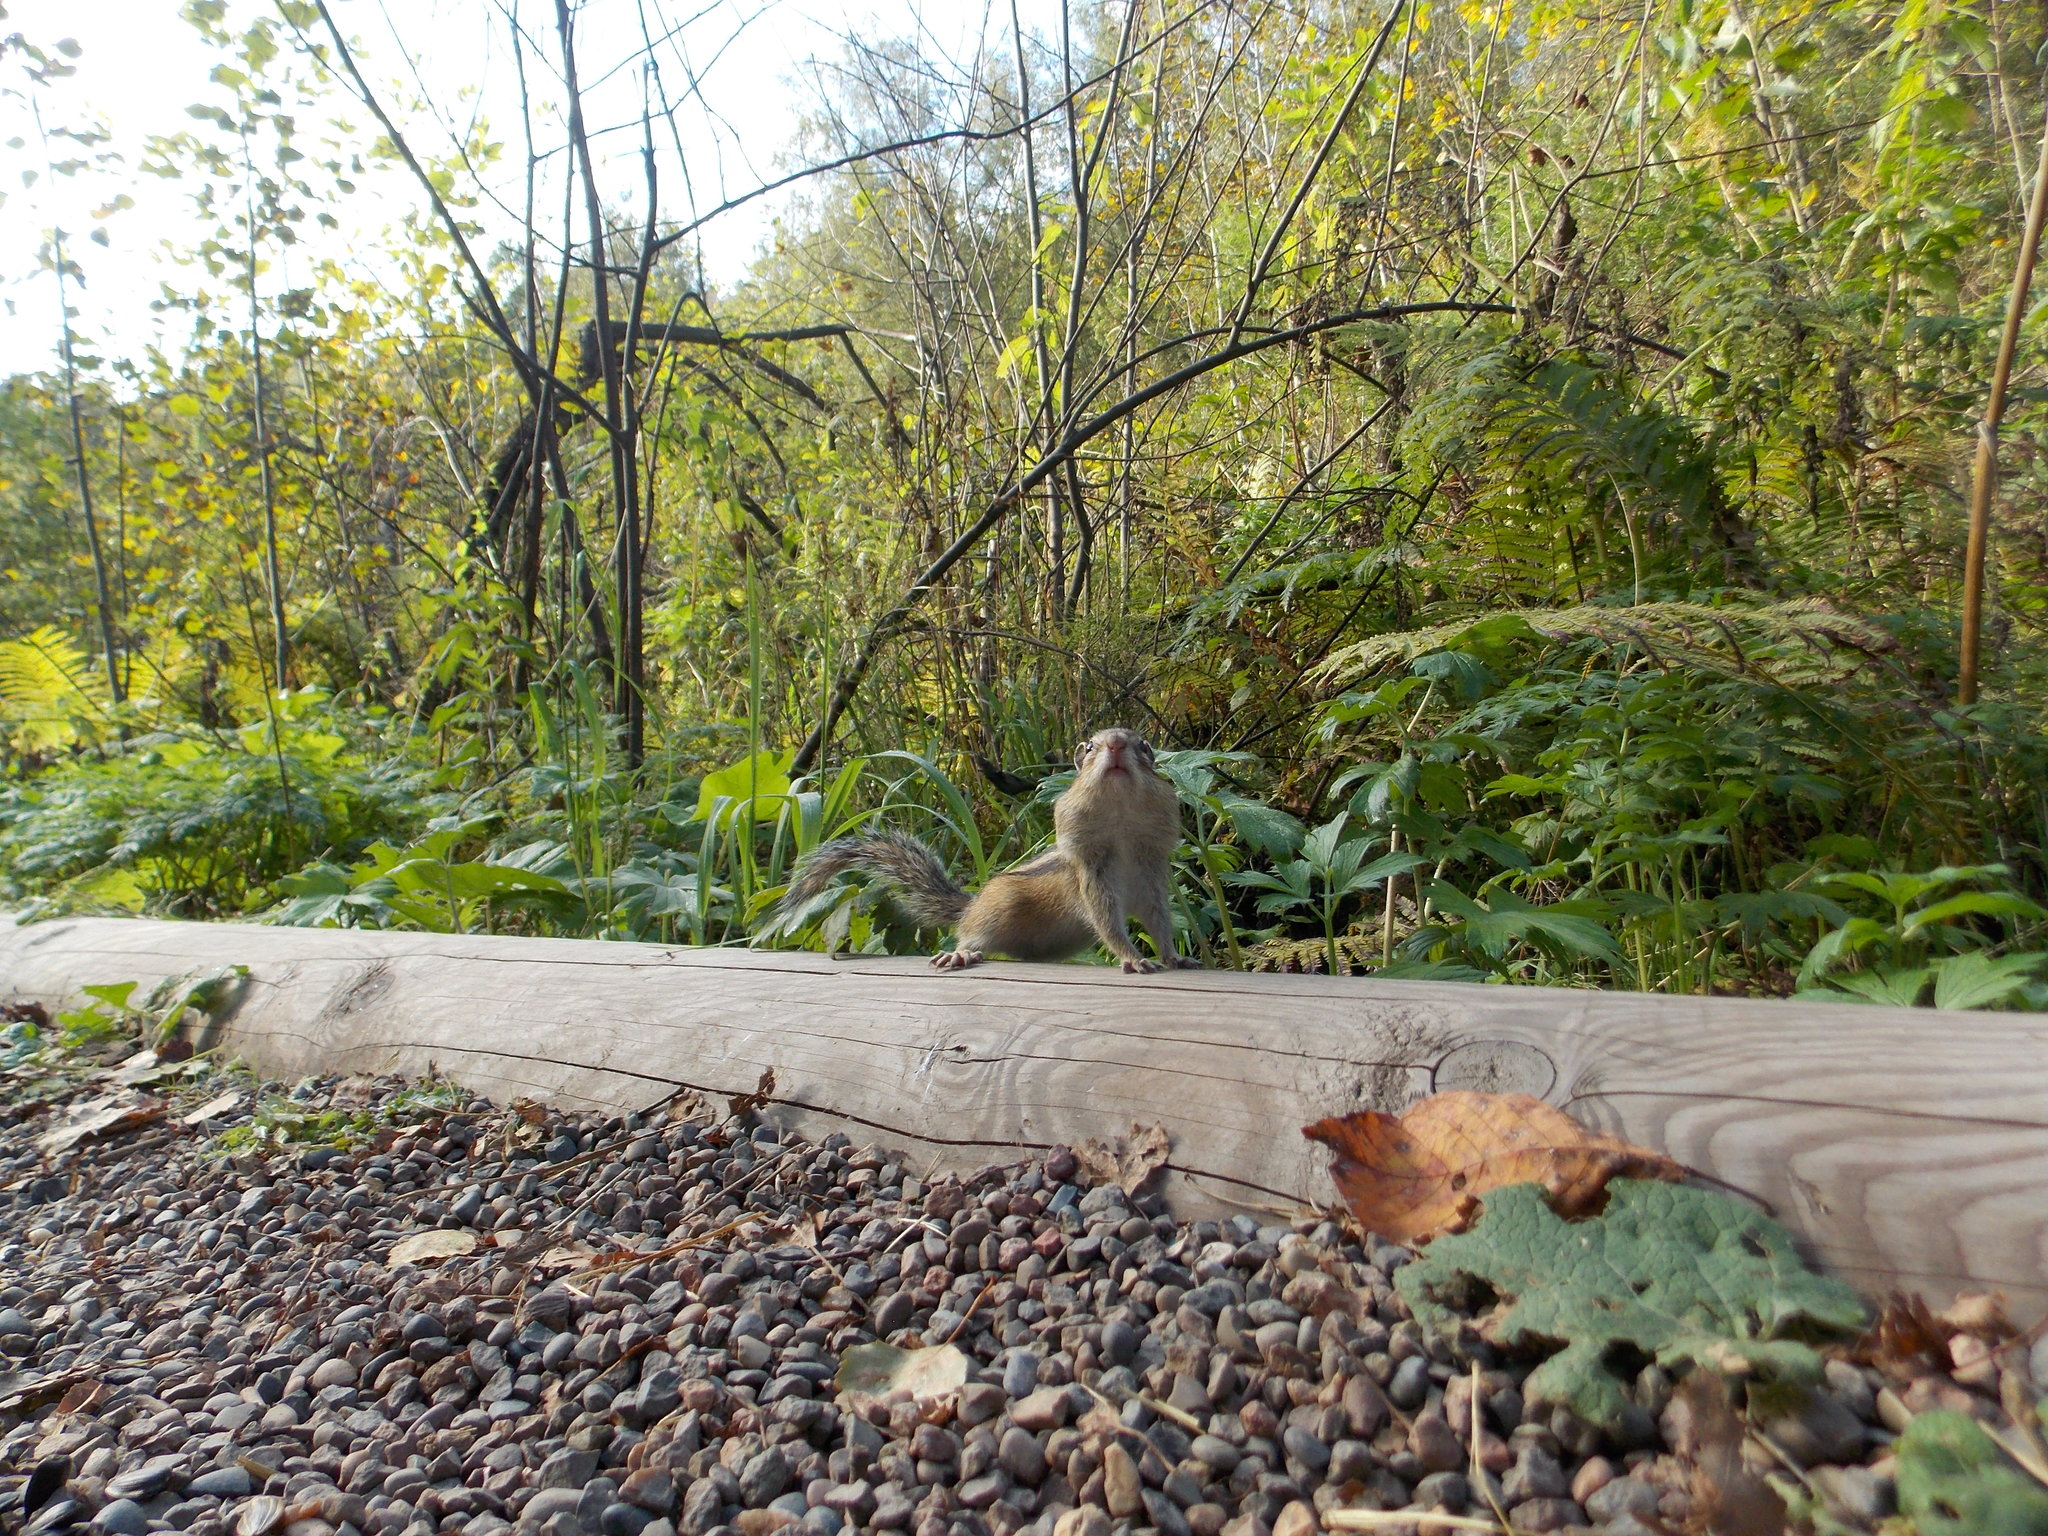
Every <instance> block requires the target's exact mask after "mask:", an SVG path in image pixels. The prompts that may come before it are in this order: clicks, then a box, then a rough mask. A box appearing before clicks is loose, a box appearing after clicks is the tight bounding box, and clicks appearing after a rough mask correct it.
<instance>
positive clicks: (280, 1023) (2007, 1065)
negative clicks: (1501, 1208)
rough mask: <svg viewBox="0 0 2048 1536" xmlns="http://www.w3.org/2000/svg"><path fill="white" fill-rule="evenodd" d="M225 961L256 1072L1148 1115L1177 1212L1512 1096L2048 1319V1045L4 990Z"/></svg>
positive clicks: (1916, 1029)
mask: <svg viewBox="0 0 2048 1536" xmlns="http://www.w3.org/2000/svg"><path fill="white" fill-rule="evenodd" d="M233 963H239V964H242V965H246V966H247V967H248V968H249V977H248V981H247V982H246V984H245V987H244V992H243V996H242V997H241V1000H240V1001H239V1003H238V1004H237V1005H236V1006H235V1008H234V1010H233V1011H232V1013H231V1014H230V1015H229V1016H228V1018H227V1020H226V1023H225V1026H224V1028H225V1038H224V1040H223V1042H222V1044H223V1045H224V1047H225V1048H226V1049H228V1050H230V1051H231V1052H233V1053H235V1054H239V1055H241V1056H243V1057H245V1058H246V1059H247V1060H249V1061H250V1062H251V1063H252V1064H253V1065H255V1066H256V1067H258V1068H260V1069H261V1070H262V1071H264V1072H266V1073H268V1074H270V1075H273V1076H277V1077H285V1078H289V1077H294V1076H298V1075H302V1074H307V1073H315V1072H334V1071H348V1072H400V1073H412V1074H417V1073H423V1072H425V1071H427V1070H428V1069H429V1068H434V1069H438V1070H439V1071H441V1072H443V1073H445V1074H447V1075H448V1076H449V1077H451V1078H453V1079H455V1080H456V1081H458V1082H461V1083H463V1084H466V1085H468V1086H470V1087H472V1088H475V1089H477V1090H479V1091H481V1092H483V1093H486V1094H488V1095H490V1096H491V1097H493V1098H496V1099H500V1100H506V1099H511V1098H515V1097H519V1096H522V1095H523V1096H528V1097H534V1098H539V1099H544V1100H547V1101H549V1102H552V1103H556V1104H561V1105H565V1106H570V1107H577V1106H582V1107H591V1108H598V1109H602V1110H605V1111H608V1112H621V1111H625V1110H635V1109H646V1108H649V1107H651V1106H654V1105H656V1104H659V1103H661V1102H662V1101H663V1100H665V1099H667V1098H668V1097H669V1096H670V1095H671V1094H673V1093H674V1092H675V1091H676V1090H677V1089H679V1088H684V1087H688V1088H696V1089H700V1090H703V1091H706V1092H709V1093H714V1094H738V1093H745V1092H748V1091H751V1090H752V1089H753V1088H754V1087H755V1085H756V1083H757V1081H758V1080H759V1079H760V1076H761V1074H762V1072H763V1071H764V1070H773V1072H774V1073H775V1090H774V1094H773V1103H772V1106H771V1107H770V1108H769V1110H768V1111H767V1113H768V1114H769V1115H770V1117H771V1118H773V1119H776V1120H778V1121H779V1122H781V1123H783V1124H787V1125H792V1126H795V1127H797V1128H799V1129H801V1130H804V1131H807V1132H810V1133H814V1134H822V1133H824V1132H825V1131H828V1130H832V1129H841V1130H845V1131H847V1132H848V1133H849V1134H851V1135H854V1136H856V1137H857V1138H862V1139H874V1140H876V1141H879V1142H880V1143H882V1144H883V1145H885V1146H891V1147H896V1148H899V1149H902V1150H903V1151H904V1153H905V1156H906V1162H907V1164H909V1165H914V1166H915V1168H916V1169H917V1171H919V1172H923V1171H925V1170H926V1169H927V1168H934V1167H935V1168H938V1169H968V1168H973V1167H979V1166H982V1165H984V1164H987V1163H990V1162H1002V1161H1005V1160H1007V1159H1010V1158H1015V1157H1020V1156H1024V1155H1028V1154H1029V1153H1030V1152H1032V1151H1034V1150H1036V1149H1039V1148H1043V1147H1047V1146H1050V1145H1053V1144H1054V1143H1058V1142H1069V1143H1072V1142H1077V1141H1080V1140H1083V1139H1085V1138H1088V1137H1105V1138H1106V1137H1114V1136H1116V1135H1118V1134H1121V1133H1123V1132H1126V1131H1128V1130H1129V1128H1130V1127H1131V1125H1132V1124H1133V1123H1134V1122H1135V1123H1140V1124H1151V1123H1153V1122H1155V1121H1156V1122H1161V1123H1164V1124H1165V1125H1166V1127H1167V1128H1168V1130H1169V1131H1170V1132H1171V1133H1172V1137H1173V1155H1172V1163H1171V1167H1170V1171H1169V1176H1168V1181H1167V1186H1166V1188H1167V1194H1168V1196H1169V1198H1170V1199H1171V1200H1172V1201H1173V1202H1174V1205H1175V1208H1176V1209H1177V1210H1179V1211H1181V1212H1183V1213H1190V1212H1214V1211H1217V1210H1254V1211H1284V1210H1291V1209H1292V1208H1295V1207H1297V1206H1299V1205H1301V1204H1305V1203H1312V1204H1327V1203H1328V1202H1330V1201H1331V1200H1332V1199H1333V1198H1334V1190H1333V1187H1332V1186H1331V1184H1330V1181H1329V1177H1328V1172H1327V1162H1326V1154H1325V1153H1324V1152H1323V1151H1322V1150H1321V1149H1320V1148H1318V1147H1314V1146H1312V1145H1310V1144H1309V1143H1307V1142H1306V1141H1304V1140H1303V1139H1302V1137H1301V1134H1300V1129H1299V1128H1300V1127H1301V1126H1303V1125H1306V1124H1308V1123H1310V1122H1311V1121H1314V1120H1318V1119H1321V1118H1322V1117H1324V1116H1326V1115H1335V1114H1343V1113H1345V1112H1347V1111H1349V1110H1353V1109H1357V1108H1361V1107H1368V1106H1369V1107H1373V1108H1378V1109H1386V1110H1399V1109H1402V1108H1405V1107H1406V1106H1407V1105H1408V1104H1410V1103H1412V1102H1413V1101H1414V1100H1416V1099H1417V1098H1419V1097H1421V1096H1423V1095H1425V1094H1428V1093H1430V1092H1432V1091H1434V1090H1437V1089H1442V1088H1481V1089H1489V1090H1520V1091H1525V1092H1529V1093H1534V1094H1538V1095H1540V1096H1541V1097H1543V1098H1546V1099H1548V1100H1550V1101H1551V1102H1552V1103H1554V1104H1558V1105H1561V1106H1562V1107H1564V1108H1565V1109H1567V1110H1569V1111H1570V1112H1571V1113H1572V1114H1574V1115H1576V1116H1578V1117H1579V1118H1580V1119H1581V1120H1584V1121H1586V1122H1587V1123H1589V1124H1591V1125H1594V1126H1597V1127H1599V1128H1601V1129H1604V1130H1609V1131H1613V1132H1616V1133H1618V1134H1620V1135H1623V1136H1626V1137H1627V1138H1628V1139H1630V1140H1631V1141H1635V1142H1638V1143H1641V1144H1642V1145H1644V1146H1648V1147H1652V1148H1655V1149H1657V1150H1659V1151H1662V1152H1665V1153H1668V1154H1669V1155H1670V1156H1672V1157H1675V1158H1677V1159H1679V1160H1680V1161H1682V1162H1684V1163H1686V1164H1688V1165H1689V1166H1690V1167H1692V1168H1694V1169H1696V1170H1698V1171H1699V1172H1700V1173H1702V1174H1704V1175H1706V1176H1707V1177H1708V1178H1710V1179H1712V1180H1715V1181H1718V1182H1719V1183H1721V1184H1723V1185H1726V1186H1728V1187H1730V1188H1732V1189H1734V1190H1737V1191H1741V1192H1744V1193H1746V1194H1749V1195H1751V1196H1754V1197H1756V1198H1758V1199H1760V1200H1762V1201H1764V1202H1765V1203H1766V1204H1767V1205H1768V1206H1769V1207H1770V1209H1771V1210H1772V1211H1773V1212H1774V1213H1775V1214H1776V1215H1777V1216H1778V1218H1779V1219H1780V1220H1782V1221H1783V1222H1785V1223H1786V1225H1788V1226H1789V1227H1790V1228H1791V1229H1792V1230H1793V1231H1794V1232H1796V1233H1797V1234H1798V1235H1799V1236H1800V1237H1801V1238H1802V1239H1803V1240H1804V1242H1805V1243H1806V1244H1807V1245H1808V1247H1809V1250H1810V1251H1811V1252H1812V1254H1813V1255H1814V1256H1815V1257H1816V1258H1818V1259H1819V1260H1820V1261H1822V1262H1823V1263H1825V1264H1826V1265H1828V1266H1829V1267H1831V1268H1832V1269H1833V1270H1834V1271H1835V1272H1836V1273H1838V1274H1840V1275H1842V1276H1843V1277H1844V1278H1846V1279H1848V1280H1849V1281H1851V1282H1852V1283H1854V1284H1857V1285H1859V1286H1861V1287H1863V1288H1864V1289H1865V1290H1866V1291H1869V1292H1873V1293H1880V1292H1882V1291H1884V1290H1887V1289H1889V1288H1892V1287H1895V1286H1896V1287H1904V1288H1906V1289H1910V1290H1918V1291H1922V1292H1924V1293H1926V1294H1927V1295H1928V1297H1929V1298H1930V1300H1933V1301H1935V1302H1936V1303H1937V1304H1938V1303H1940V1302H1941V1301H1943V1300H1945V1299H1946V1298H1947V1297H1949V1296H1950V1295H1952V1294H1953V1293H1954V1292H1955V1291H1957V1290H1959V1289H1968V1288H1973V1287H1974V1288H1986V1287H1988V1288H1994V1289H1998V1290H2002V1291H2003V1292H2004V1293H2005V1295H2006V1297H2007V1300H2008V1303H2009V1305H2010V1306H2011V1308H2012V1309H2013V1310H2014V1312H2015V1314H2016V1315H2020V1316H2023V1317H2024V1318H2025V1319H2026V1320H2028V1321H2031V1320H2032V1319H2033V1318H2036V1317H2039V1316H2041V1315H2042V1314H2043V1313H2044V1311H2048V1021H2044V1020H2043V1019H2042V1018H2041V1017H2040V1016H2038V1015H2024V1014H1987V1013H1972V1014H1936V1013H1932V1012H1927V1011H1921V1010H1912V1009H1893V1008H1867V1007H1852V1006H1828V1005H1821V1006H1810V1005H1801V1004H1794V1003H1777V1002H1751V1001H1740V1000H1734V999H1719V998H1692V997H1658V996H1645V995H1638V994H1630V993H1602V992H1580V991H1568V990H1563V989H1556V988H1546V987H1485V986H1461V985H1452V984H1439V983H1425V982H1392V981H1388V982H1375V981H1361V980H1348V979H1342V978H1338V979H1332V978H1329V977H1316V976H1250V975H1241V974H1237V973H1226V972H1178V973H1172V974H1168V975H1163V976H1124V975H1122V974H1121V973H1120V972H1117V971H1113V970H1109V969H1107V968H1101V967H1094V966H1085V965H1004V964H990V965H984V966H981V967H978V968H976V969H974V970H970V971H964V972H957V973H952V974H938V973H934V972H932V971H931V970H930V969H928V968H927V967H926V966H925V965H924V964H923V963H922V962H920V961H916V960H881V959H865V958H862V959H846V960H834V959H829V958H827V957H825V956H823V955H813V954H769V953H758V952H754V951H748V950H735V949H702V950H693V949H687V948H678V949H671V948H664V947H661V946H657V945H649V944H598V943H586V942H581V941H576V940H569V939H518V938H472V937H462V936H453V937H444V936H437V935H432V934H413V933H370V932H359V931H353V930H311V929H300V928H268V927H255V926H248V925H237V924H197V923H167V922H145V921H124V920H120V919H67V920H61V921H55V922H47V923H41V924H37V925H34V926H31V927H27V928H19V929H0V996H5V995H10V994H11V995H12V996H14V997H16V998H33V999H36V1000H39V1001H41V1002H43V1003H44V1004H45V1005H58V1004H61V1005H64V1006H71V1005H72V1004H73V1003H74V1002H75V1001H76V998H77V992H78V988H79V987H80V986H82V985H91V984H96V983H103V982H120V981H128V980H135V981H139V982H141V983H143V984H144V987H145V988H146V987H147V986H149V985H151V984H154V982H156V981H157V980H158V979H160V978H162V977H165V976H176V975H181V974H185V973H190V972H197V971H202V970H205V969H208V968H211V967H215V966H219V965H223V964H233Z"/></svg>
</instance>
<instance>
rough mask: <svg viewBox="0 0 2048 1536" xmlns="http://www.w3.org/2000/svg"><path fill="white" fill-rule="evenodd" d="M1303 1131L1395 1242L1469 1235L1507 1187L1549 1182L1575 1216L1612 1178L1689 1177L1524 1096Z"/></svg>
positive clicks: (1363, 1117) (1478, 1098)
mask: <svg viewBox="0 0 2048 1536" xmlns="http://www.w3.org/2000/svg"><path fill="white" fill-rule="evenodd" d="M1301 1134H1302V1135H1304V1136H1306V1137H1308V1139H1309V1140H1310V1141H1319V1142H1321V1143H1322V1144H1323V1145H1324V1146H1326V1147H1328V1148H1329V1149H1330V1150H1331V1151H1332V1152H1334V1153H1336V1158H1335V1160H1334V1161H1333V1162H1332V1163H1331V1165H1330V1176H1331V1177H1332V1178H1334V1179H1335V1180H1336V1181H1337V1189H1338V1191H1339V1192H1340V1193H1341V1194H1342V1195H1343V1196H1344V1200H1345V1203H1346V1204H1347V1205H1349V1206H1350V1207H1351V1214H1352V1215H1353V1216H1355V1217H1357V1218H1358V1221H1359V1224H1360V1225H1361V1226H1363V1227H1364V1228H1365V1229H1366V1230H1367V1231H1368V1232H1377V1233H1379V1234H1380V1235H1381V1236H1382V1237H1385V1238H1387V1239H1389V1240H1390V1241H1392V1242H1397V1243H1406V1244H1414V1243H1419V1242H1424V1241H1426V1240H1428V1239H1429V1238H1432V1237H1435V1236H1436V1235H1437V1234H1438V1233H1440V1232H1462V1231H1463V1230H1464V1229H1465V1228H1466V1226H1467V1225H1469V1224H1470V1222H1471V1220H1472V1216H1473V1213H1474V1212H1475V1211H1476V1210H1477V1209H1478V1206H1479V1197H1480V1196H1481V1195H1483V1194H1485V1193H1486V1191H1488V1190H1489V1189H1498V1188H1500V1187H1501V1186H1503V1185H1507V1184H1541V1185H1542V1186H1543V1188H1544V1189H1545V1190H1546V1191H1547V1192H1548V1194H1549V1196H1550V1204H1551V1206H1552V1208H1553V1209H1555V1210H1556V1212H1557V1213H1558V1215H1560V1216H1563V1217H1566V1218H1570V1217H1574V1216H1583V1215H1586V1214H1588V1213H1589V1212H1591V1211H1592V1210H1593V1208H1594V1207H1595V1206H1596V1205H1597V1204H1598V1203H1599V1199H1600V1195H1601V1192H1602V1191H1603V1190H1605V1189H1606V1188H1607V1181H1608V1180H1609V1179H1612V1178H1616V1177H1627V1178H1637V1179H1667V1180H1670V1181H1672V1182H1676V1181H1677V1180H1679V1179H1682V1178H1684V1177H1685V1169H1684V1168H1683V1167H1681V1166H1680V1165H1679V1164H1677V1163H1674V1162H1672V1161H1671V1159H1670V1158H1668V1157H1661V1156H1659V1155H1658V1154H1657V1153H1655V1152H1650V1151H1647V1150H1645V1149H1644V1148H1642V1147H1637V1146H1631V1145H1630V1144H1629V1143H1628V1142H1625V1141H1620V1140H1617V1139H1616V1138H1614V1137H1612V1136H1603V1135H1601V1134H1600V1133H1598V1132H1597V1131H1589V1130H1587V1129H1586V1128H1585V1127H1584V1126H1583V1125H1581V1124H1579V1122H1578V1121H1576V1120H1574V1119H1573V1118H1572V1117H1571V1116H1570V1115H1568V1114H1566V1113H1565V1112H1564V1111H1563V1110H1561V1109H1556V1108H1553V1107H1552V1106H1551V1105H1549V1104H1546V1103H1544V1102H1543V1101H1542V1100H1541V1099H1537V1098H1531V1097H1530V1096H1529V1095H1528V1094H1526V1093H1465V1092H1458V1093H1439V1094H1436V1095H1434V1096H1433V1097H1431V1098H1427V1099H1424V1100H1423V1101H1422V1102H1421V1103H1420V1104H1417V1105H1416V1106H1415V1107H1414V1108H1412V1109H1410V1110H1409V1111H1408V1112H1407V1113H1406V1114H1405V1115H1401V1116H1399V1117H1398V1118H1397V1117H1396V1116H1393V1115H1383V1114H1380V1113H1379V1112H1377V1111H1376V1110H1370V1109H1367V1110H1360V1111H1359V1112H1358V1113H1357V1114H1355V1115H1346V1116H1344V1117H1343V1118H1342V1119H1337V1120H1318V1121H1317V1122H1316V1123H1315V1124H1314V1125H1310V1126H1304V1127H1303V1128H1302V1132H1301Z"/></svg>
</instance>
